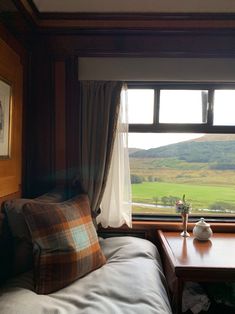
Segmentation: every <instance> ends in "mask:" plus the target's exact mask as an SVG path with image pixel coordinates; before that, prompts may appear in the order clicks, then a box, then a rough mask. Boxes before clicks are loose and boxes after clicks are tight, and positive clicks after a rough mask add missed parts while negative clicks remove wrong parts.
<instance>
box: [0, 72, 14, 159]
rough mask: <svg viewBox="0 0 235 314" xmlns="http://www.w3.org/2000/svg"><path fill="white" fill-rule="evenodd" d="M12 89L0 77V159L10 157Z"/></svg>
mask: <svg viewBox="0 0 235 314" xmlns="http://www.w3.org/2000/svg"><path fill="white" fill-rule="evenodd" d="M11 111H12V87H11V84H9V82H7V81H6V80H4V79H3V78H2V77H0V159H8V158H10V155H11V118H12V117H11V116H12V114H11Z"/></svg>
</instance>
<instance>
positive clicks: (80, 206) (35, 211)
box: [23, 195, 106, 294]
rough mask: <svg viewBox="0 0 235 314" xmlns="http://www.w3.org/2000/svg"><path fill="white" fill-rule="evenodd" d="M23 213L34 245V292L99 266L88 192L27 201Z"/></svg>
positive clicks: (102, 260) (99, 253) (100, 257)
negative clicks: (48, 201) (55, 199)
mask: <svg viewBox="0 0 235 314" xmlns="http://www.w3.org/2000/svg"><path fill="white" fill-rule="evenodd" d="M23 214H24V216H25V219H26V222H27V224H28V226H29V229H30V232H31V235H32V240H33V244H34V253H35V254H34V279H35V291H36V292H37V293H38V294H47V293H51V292H54V291H56V290H59V289H61V288H63V287H65V286H67V285H68V284H70V283H71V282H73V281H75V280H76V279H78V278H80V277H82V276H84V275H86V274H87V273H89V272H91V271H92V270H95V269H97V268H99V267H101V266H102V265H103V264H104V263H105V262H106V259H105V257H104V255H103V253H102V251H101V249H100V245H99V242H98V237H97V234H96V230H95V228H94V225H93V222H92V219H91V215H90V205H89V200H88V197H87V195H80V196H77V197H76V198H73V199H71V200H69V201H66V202H63V203H57V204H56V203H55V204H46V203H36V202H32V203H28V204H25V205H24V207H23Z"/></svg>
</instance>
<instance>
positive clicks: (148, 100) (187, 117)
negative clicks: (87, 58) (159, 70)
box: [127, 89, 235, 149]
mask: <svg viewBox="0 0 235 314" xmlns="http://www.w3.org/2000/svg"><path fill="white" fill-rule="evenodd" d="M127 102H128V120H129V123H141V122H142V123H150V124H151V123H152V122H153V121H152V120H153V102H154V91H153V90H151V89H148V90H146V89H145V90H130V89H129V90H128V100H127ZM160 103H161V106H160V113H159V121H160V122H165V123H173V122H174V123H185V122H188V121H190V122H191V123H201V122H202V106H201V91H198V90H194V91H188V90H185V91H179V90H178V91H177V90H174V91H169V90H168V91H161V102H160ZM143 104H144V105H143ZM189 104H190V106H189ZM221 124H224V125H235V91H234V90H217V91H215V97H214V125H221ZM203 135H204V134H201V133H200V134H196V133H183V134H182V133H129V136H128V146H129V147H130V148H142V149H149V148H154V147H160V146H165V145H169V144H173V143H178V142H181V141H187V140H190V139H195V138H199V137H202V136H203Z"/></svg>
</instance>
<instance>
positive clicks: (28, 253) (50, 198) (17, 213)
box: [1, 189, 66, 275]
mask: <svg viewBox="0 0 235 314" xmlns="http://www.w3.org/2000/svg"><path fill="white" fill-rule="evenodd" d="M65 199H66V195H65V193H64V191H63V190H58V189H56V190H53V191H51V192H48V193H46V194H43V195H41V196H39V197H38V198H35V199H34V200H39V201H40V202H53V203H57V202H61V201H64V200H65ZM30 201H33V200H31V199H23V198H19V199H12V200H7V201H5V202H3V203H2V208H1V210H2V212H3V213H4V215H5V218H4V220H5V221H6V224H7V225H8V229H9V230H8V233H9V235H8V238H10V240H11V241H12V246H11V248H9V249H11V251H12V252H11V256H12V260H11V261H9V263H10V264H11V268H12V269H11V273H12V274H13V275H14V274H20V273H23V272H25V271H28V270H30V269H32V267H33V256H32V252H33V248H32V239H31V235H30V233H29V229H28V226H27V225H26V222H25V219H24V216H23V214H22V208H23V206H24V205H25V204H26V203H28V202H30ZM8 242H9V241H8Z"/></svg>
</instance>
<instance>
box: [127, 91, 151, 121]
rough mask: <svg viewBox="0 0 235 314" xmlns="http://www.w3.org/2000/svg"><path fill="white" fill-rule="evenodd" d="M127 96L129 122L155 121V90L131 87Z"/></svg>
mask: <svg viewBox="0 0 235 314" xmlns="http://www.w3.org/2000/svg"><path fill="white" fill-rule="evenodd" d="M127 97H128V121H129V123H130V124H133V123H143V124H151V123H153V110H154V90H153V89H129V90H128V95H127Z"/></svg>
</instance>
